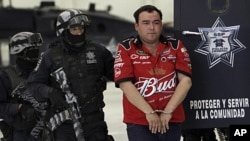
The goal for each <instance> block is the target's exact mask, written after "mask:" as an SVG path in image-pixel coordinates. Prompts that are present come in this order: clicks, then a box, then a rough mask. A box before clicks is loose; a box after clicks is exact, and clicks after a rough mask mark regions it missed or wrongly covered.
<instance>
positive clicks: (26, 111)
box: [19, 104, 35, 121]
mask: <svg viewBox="0 0 250 141" xmlns="http://www.w3.org/2000/svg"><path fill="white" fill-rule="evenodd" d="M19 112H20V113H21V115H22V118H23V119H24V120H26V121H32V120H35V109H34V108H33V107H32V106H31V105H30V104H22V105H21V108H20V109H19Z"/></svg>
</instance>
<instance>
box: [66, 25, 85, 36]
mask: <svg viewBox="0 0 250 141" xmlns="http://www.w3.org/2000/svg"><path fill="white" fill-rule="evenodd" d="M69 32H70V33H71V34H72V35H82V33H83V32H84V27H83V26H75V27H72V28H69Z"/></svg>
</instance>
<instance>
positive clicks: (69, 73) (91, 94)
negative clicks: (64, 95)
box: [50, 44, 106, 114]
mask: <svg viewBox="0 0 250 141" xmlns="http://www.w3.org/2000/svg"><path fill="white" fill-rule="evenodd" d="M50 57H52V60H53V67H52V70H51V73H52V72H53V71H55V70H57V69H58V68H59V67H63V68H64V71H65V73H66V77H67V80H68V83H69V86H70V88H71V92H73V93H74V94H75V95H76V96H77V97H78V103H79V105H80V106H81V107H82V110H83V114H84V113H86V114H87V113H91V112H94V111H96V110H98V109H100V108H102V107H104V102H103V93H102V92H103V89H104V87H105V86H104V85H105V84H106V81H105V82H104V81H103V78H102V77H103V74H104V72H103V70H104V69H103V68H104V63H103V59H102V54H101V52H98V51H97V48H96V46H95V45H94V44H88V45H86V46H85V49H84V50H83V51H82V52H80V53H79V54H78V55H77V56H74V55H70V54H69V53H68V52H67V51H66V50H65V49H63V46H62V45H61V44H57V45H56V46H54V47H52V48H51V56H50ZM51 85H52V86H53V87H57V88H59V87H58V86H59V85H58V83H57V82H56V80H55V79H54V78H53V77H51Z"/></svg>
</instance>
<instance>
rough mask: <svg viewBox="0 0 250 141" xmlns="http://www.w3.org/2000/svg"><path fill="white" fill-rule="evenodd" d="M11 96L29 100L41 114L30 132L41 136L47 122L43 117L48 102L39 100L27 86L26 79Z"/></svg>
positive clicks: (35, 135)
mask: <svg viewBox="0 0 250 141" xmlns="http://www.w3.org/2000/svg"><path fill="white" fill-rule="evenodd" d="M11 97H12V98H13V99H16V100H17V101H18V99H21V100H22V101H26V102H29V103H30V104H31V105H32V107H33V108H34V109H35V110H36V111H37V112H38V113H39V114H40V115H39V117H38V118H39V119H37V121H36V125H35V126H34V127H33V128H32V130H31V132H30V134H31V135H32V136H33V137H34V138H36V139H38V138H39V136H40V135H41V134H42V132H43V130H44V127H45V122H44V119H43V117H44V116H45V115H46V108H47V106H48V103H47V102H38V101H37V100H36V99H35V98H34V97H33V95H32V94H31V93H30V92H29V90H28V88H27V83H26V81H24V82H21V83H20V84H19V85H18V86H17V87H16V88H15V89H14V90H13V91H12V93H11Z"/></svg>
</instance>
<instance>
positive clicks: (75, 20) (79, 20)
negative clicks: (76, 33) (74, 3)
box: [68, 14, 89, 28]
mask: <svg viewBox="0 0 250 141" xmlns="http://www.w3.org/2000/svg"><path fill="white" fill-rule="evenodd" d="M88 25H89V19H88V17H87V16H86V15H84V14H80V15H76V16H74V17H72V18H70V19H69V21H68V28H73V27H76V26H88Z"/></svg>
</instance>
